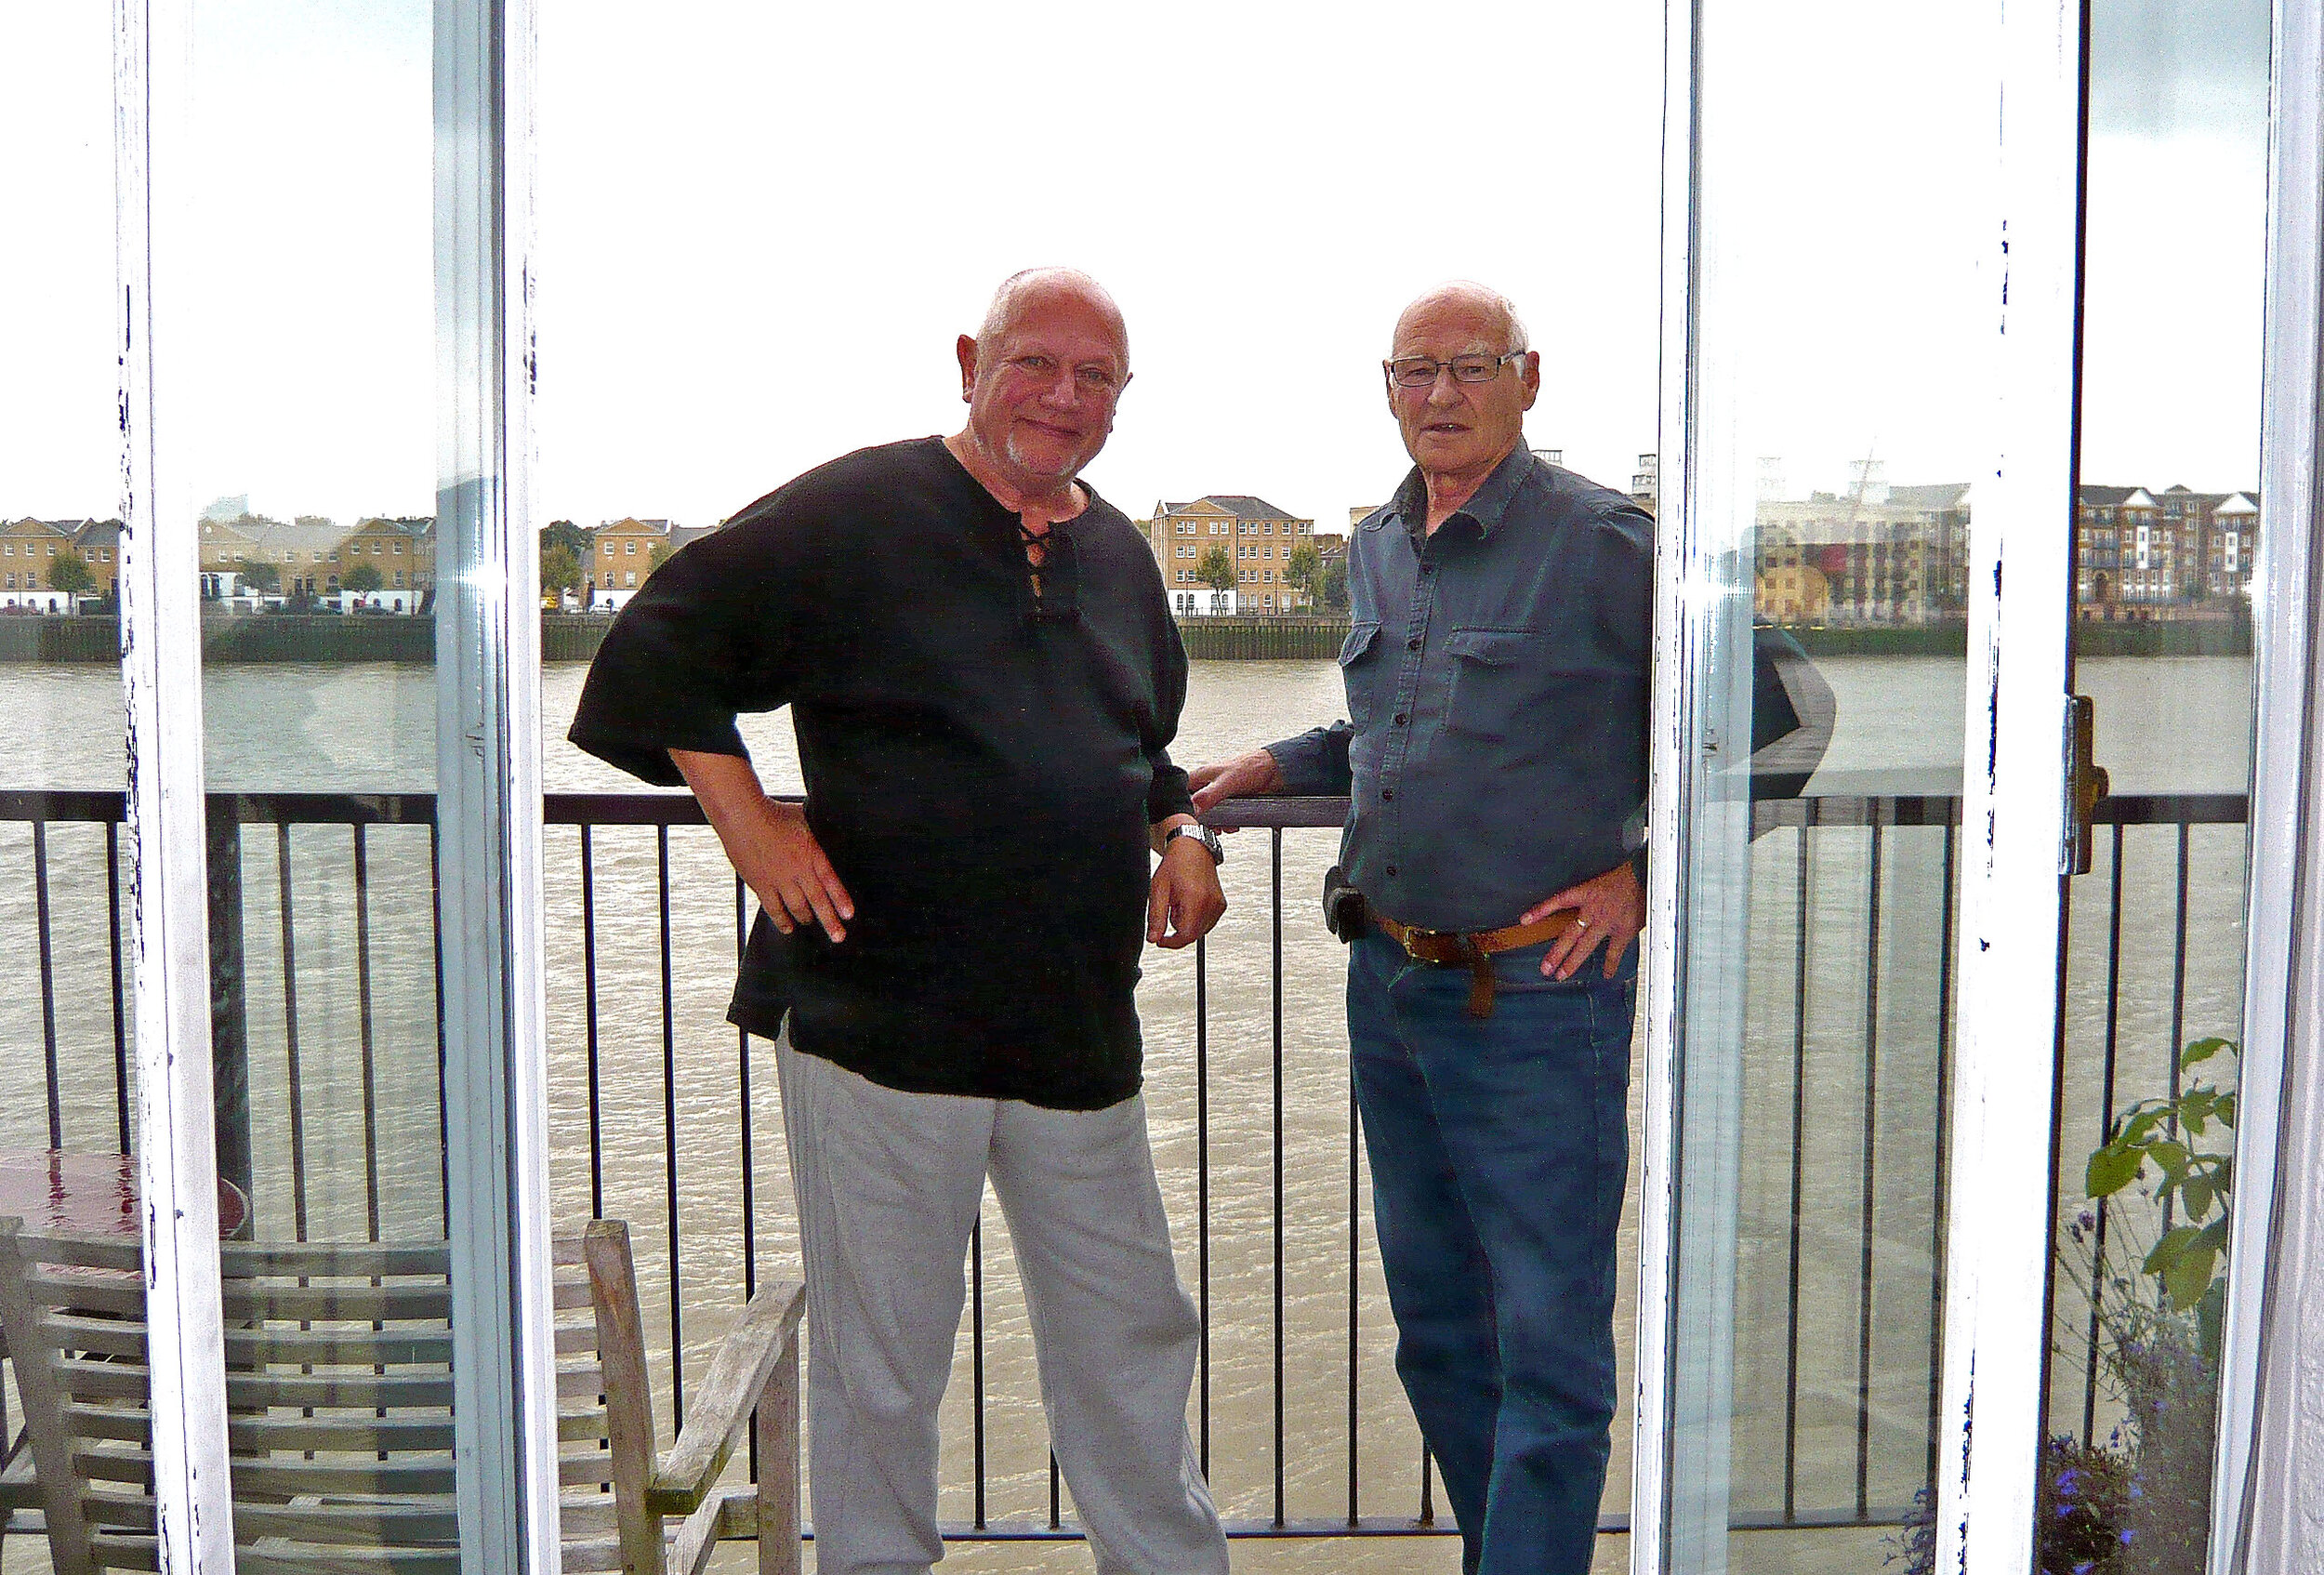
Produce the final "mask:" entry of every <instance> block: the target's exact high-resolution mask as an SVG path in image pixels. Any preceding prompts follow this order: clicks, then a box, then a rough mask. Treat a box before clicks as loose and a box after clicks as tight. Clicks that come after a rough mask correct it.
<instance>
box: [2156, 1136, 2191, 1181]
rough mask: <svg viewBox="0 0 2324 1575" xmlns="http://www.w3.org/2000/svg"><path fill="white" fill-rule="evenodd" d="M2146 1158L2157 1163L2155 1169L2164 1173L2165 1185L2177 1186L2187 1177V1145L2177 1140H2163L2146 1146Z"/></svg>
mask: <svg viewBox="0 0 2324 1575" xmlns="http://www.w3.org/2000/svg"><path fill="white" fill-rule="evenodd" d="M2146 1158H2149V1159H2152V1160H2153V1161H2154V1162H2155V1169H2157V1170H2159V1171H2161V1172H2162V1173H2163V1178H2164V1185H2166V1186H2175V1185H2178V1183H2179V1182H2180V1181H2181V1180H2183V1179H2184V1178H2185V1175H2186V1161H2187V1148H2186V1145H2185V1144H2184V1143H2181V1142H2179V1141H2178V1140H2177V1139H2176V1138H2168V1137H2166V1138H2161V1139H2159V1140H2157V1141H2156V1142H2154V1143H2150V1144H2148V1145H2146Z"/></svg>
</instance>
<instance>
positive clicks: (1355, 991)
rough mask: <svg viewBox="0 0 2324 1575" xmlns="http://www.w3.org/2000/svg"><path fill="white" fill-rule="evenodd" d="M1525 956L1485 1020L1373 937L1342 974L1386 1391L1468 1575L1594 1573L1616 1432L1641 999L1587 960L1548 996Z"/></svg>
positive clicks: (1531, 958)
mask: <svg viewBox="0 0 2324 1575" xmlns="http://www.w3.org/2000/svg"><path fill="white" fill-rule="evenodd" d="M1540 956H1541V948H1539V947H1529V948H1526V949H1525V950H1524V951H1522V952H1512V953H1507V954H1504V955H1503V956H1502V957H1500V958H1497V959H1496V960H1495V961H1496V964H1497V966H1496V970H1495V972H1496V974H1497V994H1496V999H1495V1001H1494V1006H1493V1014H1492V1016H1490V1017H1488V1018H1485V1019H1483V1020H1480V1019H1477V1018H1473V1017H1471V1016H1469V1015H1468V1011H1467V1008H1468V1000H1469V972H1468V970H1467V969H1465V968H1458V967H1455V968H1439V967H1432V966H1430V965H1429V964H1426V963H1416V962H1412V961H1410V960H1407V959H1406V956H1405V954H1404V950H1403V948H1402V947H1400V946H1397V945H1396V944H1395V943H1394V942H1393V941H1391V940H1389V939H1388V938H1387V937H1386V936H1384V935H1380V934H1378V933H1374V934H1371V935H1368V936H1366V937H1364V938H1363V939H1360V940H1358V941H1356V942H1355V943H1354V945H1353V946H1352V947H1351V951H1350V957H1349V960H1348V1040H1349V1044H1350V1047H1351V1049H1352V1050H1353V1059H1354V1068H1355V1096H1356V1102H1357V1105H1358V1106H1359V1108H1360V1109H1361V1110H1362V1112H1363V1117H1364V1142H1365V1147H1366V1150H1367V1152H1368V1153H1369V1155H1370V1157H1371V1162H1372V1206H1373V1210H1374V1212H1375V1214H1376V1217H1377V1219H1378V1222H1379V1227H1380V1260H1381V1264H1382V1266H1383V1268H1384V1269H1385V1270H1386V1273H1387V1280H1388V1301H1389V1304H1390V1306H1391V1307H1392V1308H1393V1309H1394V1312H1395V1315H1396V1374H1397V1376H1398V1377H1399V1378H1401V1379H1402V1380H1403V1381H1404V1388H1405V1393H1406V1395H1407V1396H1410V1397H1411V1400H1412V1410H1413V1414H1414V1415H1415V1416H1416V1417H1418V1418H1419V1423H1420V1433H1421V1436H1423V1437H1424V1438H1426V1439H1427V1441H1428V1446H1429V1449H1430V1452H1431V1453H1432V1454H1433V1455H1434V1456H1435V1458H1436V1464H1437V1469H1438V1471H1439V1472H1440V1473H1441V1474H1442V1476H1443V1479H1444V1484H1445V1496H1446V1499H1447V1500H1449V1501H1450V1502H1451V1505H1452V1511H1453V1516H1454V1518H1455V1520H1456V1521H1457V1522H1458V1523H1459V1527H1460V1537H1461V1543H1462V1561H1461V1568H1463V1569H1464V1570H1467V1571H1470V1572H1472V1575H1583V1572H1585V1571H1587V1570H1588V1569H1589V1568H1590V1559H1591V1547H1592V1540H1593V1538H1594V1537H1595V1535H1596V1531H1597V1524H1598V1501H1599V1498H1600V1496H1601V1495H1602V1493H1603V1492H1604V1487H1605V1467H1606V1453H1607V1449H1608V1440H1609V1433H1610V1430H1611V1428H1612V1426H1613V1422H1614V1403H1615V1380H1614V1234H1615V1227H1616V1225H1617V1224H1618V1221H1619V1219H1620V1217H1621V1211H1622V1186H1623V1180H1624V1176H1625V1174H1626V1172H1627V1168H1628V1164H1629V1125H1628V1108H1627V1106H1628V1093H1629V1087H1630V1039H1631V1005H1632V1001H1633V999H1634V997H1635V989H1636V986H1635V983H1634V981H1633V979H1632V978H1631V977H1628V976H1625V977H1622V978H1617V979H1608V978H1606V977H1605V976H1604V973H1602V972H1601V971H1600V969H1601V961H1600V960H1599V959H1597V958H1592V959H1591V960H1590V961H1589V962H1588V963H1586V964H1585V965H1584V966H1583V968H1582V970H1581V972H1580V973H1577V974H1576V975H1575V976H1574V978H1573V979H1571V980H1569V981H1566V982H1564V983H1559V982H1555V981H1552V980H1548V979H1544V978H1542V977H1541V975H1540V973H1539V971H1538V970H1539V966H1540ZM1634 971H1635V963H1634V961H1632V962H1629V963H1626V965H1625V968H1624V973H1625V974H1626V975H1628V974H1631V973H1634Z"/></svg>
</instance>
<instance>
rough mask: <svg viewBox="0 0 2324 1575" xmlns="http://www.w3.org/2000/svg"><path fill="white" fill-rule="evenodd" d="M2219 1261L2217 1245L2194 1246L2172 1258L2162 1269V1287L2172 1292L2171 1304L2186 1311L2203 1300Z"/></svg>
mask: <svg viewBox="0 0 2324 1575" xmlns="http://www.w3.org/2000/svg"><path fill="white" fill-rule="evenodd" d="M2218 1261H2219V1250H2218V1249H2217V1248H2216V1247H2199V1248H2194V1249H2192V1250H2190V1251H2185V1252H2182V1253H2180V1254H2179V1255H2178V1256H2177V1257H2175V1258H2173V1259H2172V1260H2171V1262H2170V1263H2169V1264H2166V1265H2165V1266H2164V1268H2163V1271H2162V1288H2163V1290H2166V1291H2168V1292H2169V1293H2170V1296H2171V1304H2172V1306H2174V1307H2177V1308H2180V1309H2181V1310H2183V1311H2184V1310H2185V1309H2186V1308H2189V1307H2192V1306H2194V1305H2195V1304H2196V1303H2198V1302H2199V1301H2200V1300H2202V1296H2203V1292H2204V1291H2206V1290H2210V1289H2211V1275H2212V1266H2213V1265H2214V1264H2217V1263H2218Z"/></svg>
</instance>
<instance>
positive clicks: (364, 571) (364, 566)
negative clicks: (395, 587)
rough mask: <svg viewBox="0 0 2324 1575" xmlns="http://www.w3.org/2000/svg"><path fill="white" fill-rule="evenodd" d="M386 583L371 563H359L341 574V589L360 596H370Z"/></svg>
mask: <svg viewBox="0 0 2324 1575" xmlns="http://www.w3.org/2000/svg"><path fill="white" fill-rule="evenodd" d="M386 583H387V582H386V581H385V580H383V579H382V578H381V577H380V575H379V571H378V570H377V569H376V568H375V567H373V566H372V565H371V564H369V563H358V564H356V565H355V566H354V567H353V568H351V569H350V570H348V571H347V573H345V574H343V575H341V576H339V589H341V590H351V591H353V592H354V593H355V594H356V595H358V596H368V595H370V594H371V593H372V592H373V591H375V590H376V589H379V588H380V586H382V585H384V584H386Z"/></svg>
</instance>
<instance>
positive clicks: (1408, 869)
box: [1268, 446, 1654, 930]
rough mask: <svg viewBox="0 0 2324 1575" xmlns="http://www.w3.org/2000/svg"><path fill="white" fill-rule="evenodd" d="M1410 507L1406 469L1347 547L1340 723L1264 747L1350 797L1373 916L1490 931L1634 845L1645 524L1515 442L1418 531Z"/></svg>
mask: <svg viewBox="0 0 2324 1575" xmlns="http://www.w3.org/2000/svg"><path fill="white" fill-rule="evenodd" d="M1427 510H1428V498H1427V492H1426V490H1425V486H1424V484H1423V483H1422V481H1421V479H1420V474H1419V470H1414V471H1412V473H1411V474H1409V475H1408V476H1406V478H1405V482H1404V484H1403V485H1402V486H1400V487H1399V488H1397V490H1396V495H1395V496H1394V497H1393V499H1391V500H1390V502H1389V503H1388V505H1387V506H1386V507H1384V508H1382V509H1380V510H1377V511H1375V512H1374V513H1373V514H1372V515H1371V516H1370V517H1368V518H1367V519H1366V520H1365V521H1364V523H1362V524H1361V525H1359V526H1357V527H1356V530H1355V533H1354V536H1353V538H1352V539H1351V541H1350V543H1349V549H1348V594H1349V599H1350V602H1351V610H1352V615H1353V628H1352V629H1350V630H1349V631H1348V638H1347V642H1346V643H1345V644H1344V645H1343V646H1342V647H1341V649H1340V673H1341V676H1342V677H1343V678H1344V680H1345V681H1346V683H1347V692H1348V717H1349V720H1348V721H1341V722H1334V723H1333V724H1332V725H1330V726H1329V727H1321V728H1316V729H1314V730H1313V731H1311V732H1309V733H1306V734H1302V735H1301V736H1299V737H1297V738H1292V739H1286V740H1284V741H1283V742H1280V743H1277V744H1272V745H1270V746H1268V748H1269V752H1271V753H1272V754H1273V755H1274V757H1275V760H1276V762H1277V764H1278V765H1279V766H1280V767H1281V770H1282V774H1283V778H1284V785H1285V788H1287V790H1288V791H1290V792H1294V793H1348V794H1350V795H1351V798H1352V804H1351V807H1350V812H1349V816H1348V825H1347V831H1346V834H1345V837H1344V839H1343V840H1342V843H1341V852H1340V863H1341V864H1342V866H1343V867H1345V869H1346V871H1347V875H1348V879H1349V880H1352V881H1353V883H1354V885H1355V886H1356V888H1357V889H1358V890H1360V891H1362V892H1363V893H1364V894H1365V896H1366V897H1367V898H1368V899H1369V900H1370V902H1371V904H1372V906H1373V907H1374V908H1375V909H1376V910H1377V911H1379V912H1380V913H1383V914H1386V915H1388V916H1389V917H1391V918H1393V919H1396V920H1401V921H1402V922H1404V923H1406V924H1418V925H1423V926H1426V927H1428V928H1431V929H1440V930H1482V929H1491V928H1494V927H1497V926H1499V925H1503V924H1511V923H1514V922H1515V921H1516V920H1517V919H1518V917H1519V916H1520V915H1521V914H1523V913H1524V912H1525V910H1526V909H1527V908H1529V907H1532V906H1533V905H1534V904H1536V903H1538V902H1539V901H1540V900H1541V899H1542V898H1544V897H1547V896H1549V895H1551V894H1552V893H1555V892H1558V891H1561V890H1563V889H1564V888H1565V887H1567V886H1570V885H1573V884H1574V883H1576V882H1577V881H1579V880H1586V879H1588V878H1589V877H1591V876H1593V875H1598V874H1602V873H1604V871H1606V870H1608V869H1611V868H1613V867H1615V866H1616V865H1618V864H1620V863H1621V862H1623V860H1625V859H1626V858H1628V857H1630V856H1631V853H1632V851H1633V849H1634V847H1635V844H1636V841H1637V827H1638V826H1639V824H1640V814H1639V812H1640V810H1641V807H1642V806H1643V805H1644V801H1645V793H1646V700H1647V691H1646V682H1647V668H1648V663H1649V659H1650V657H1651V654H1652V649H1653V642H1652V633H1653V622H1654V618H1653V605H1652V585H1653V564H1654V522H1653V520H1652V519H1651V518H1650V517H1649V516H1648V515H1647V514H1646V512H1645V511H1644V510H1642V509H1640V508H1639V507H1638V505H1637V504H1636V503H1634V502H1633V501H1631V499H1630V498H1629V497H1627V496H1623V495H1622V494H1620V493H1617V492H1612V491H1609V490H1608V489H1606V488H1604V487H1602V486H1599V485H1597V484H1596V483H1592V482H1590V481H1587V480H1585V479H1583V478H1582V477H1580V476H1578V475H1576V474H1574V473H1573V472H1572V471H1570V470H1562V469H1560V468H1559V467H1557V466H1555V465H1552V464H1550V463H1549V462H1548V461H1546V460H1543V459H1540V458H1538V457H1536V456H1534V455H1533V454H1532V453H1531V452H1530V451H1528V450H1526V449H1525V448H1524V447H1522V446H1520V447H1519V448H1517V449H1515V450H1514V451H1512V453H1511V455H1510V456H1509V457H1508V458H1507V459H1505V460H1503V461H1502V462H1501V464H1500V465H1499V467H1498V468H1497V469H1496V470H1494V472H1493V473H1492V475H1490V476H1489V477H1487V478H1486V482H1485V484H1484V485H1483V486H1481V487H1479V488H1478V489H1477V491H1476V494H1475V496H1472V497H1471V498H1470V499H1469V502H1468V504H1467V506H1466V507H1465V508H1463V509H1461V510H1459V511H1458V512H1456V513H1455V514H1453V515H1452V517H1451V518H1449V519H1447V520H1446V522H1445V523H1443V524H1442V525H1439V526H1438V527H1437V529H1436V531H1435V533H1434V534H1433V536H1431V535H1424V534H1423V526H1424V524H1425V523H1426V520H1427Z"/></svg>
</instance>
